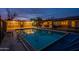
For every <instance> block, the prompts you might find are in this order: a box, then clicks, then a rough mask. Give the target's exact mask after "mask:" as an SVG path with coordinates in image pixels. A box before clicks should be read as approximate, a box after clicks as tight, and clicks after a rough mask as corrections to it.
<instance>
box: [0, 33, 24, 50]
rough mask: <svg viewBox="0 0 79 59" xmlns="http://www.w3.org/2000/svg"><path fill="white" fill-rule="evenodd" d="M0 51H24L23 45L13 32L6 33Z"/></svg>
mask: <svg viewBox="0 0 79 59" xmlns="http://www.w3.org/2000/svg"><path fill="white" fill-rule="evenodd" d="M0 51H25V49H24V47H23V45H22V44H21V43H20V42H19V41H18V40H17V34H16V33H15V32H13V33H12V32H10V33H6V34H5V37H4V39H3V41H2V43H1V45H0Z"/></svg>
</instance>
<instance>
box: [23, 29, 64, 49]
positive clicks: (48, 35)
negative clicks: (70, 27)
mask: <svg viewBox="0 0 79 59" xmlns="http://www.w3.org/2000/svg"><path fill="white" fill-rule="evenodd" d="M32 31H34V32H32V33H30V34H28V33H27V32H25V34H23V39H24V40H25V41H27V42H28V43H29V44H30V45H31V46H32V47H33V48H34V49H35V50H42V49H44V48H46V47H47V46H49V45H50V44H52V43H54V42H55V41H57V40H59V39H60V38H62V37H63V36H64V35H65V33H62V32H54V31H48V30H37V29H32Z"/></svg>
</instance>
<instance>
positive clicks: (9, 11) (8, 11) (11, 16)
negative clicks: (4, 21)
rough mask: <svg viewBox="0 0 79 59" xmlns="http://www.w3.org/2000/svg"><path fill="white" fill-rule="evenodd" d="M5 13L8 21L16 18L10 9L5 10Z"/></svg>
mask: <svg viewBox="0 0 79 59" xmlns="http://www.w3.org/2000/svg"><path fill="white" fill-rule="evenodd" d="M6 11H7V16H8V20H12V19H13V18H15V17H16V16H17V13H16V12H12V11H11V10H10V9H8V8H7V9H6Z"/></svg>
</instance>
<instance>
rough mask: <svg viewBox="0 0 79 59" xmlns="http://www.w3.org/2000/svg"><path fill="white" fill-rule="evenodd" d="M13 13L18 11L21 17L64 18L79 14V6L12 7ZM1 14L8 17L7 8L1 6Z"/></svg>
mask: <svg viewBox="0 0 79 59" xmlns="http://www.w3.org/2000/svg"><path fill="white" fill-rule="evenodd" d="M9 10H10V12H11V13H14V12H16V13H17V14H18V16H17V17H16V18H19V19H30V18H35V17H42V18H50V17H54V18H63V17H68V16H79V8H10V9H9ZM0 15H1V16H2V18H3V19H5V18H7V11H6V8H0Z"/></svg>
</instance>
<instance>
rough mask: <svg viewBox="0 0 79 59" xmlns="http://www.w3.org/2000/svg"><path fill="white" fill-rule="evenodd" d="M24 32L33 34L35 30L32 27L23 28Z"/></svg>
mask: <svg viewBox="0 0 79 59" xmlns="http://www.w3.org/2000/svg"><path fill="white" fill-rule="evenodd" d="M23 31H24V32H25V33H26V34H34V33H35V32H36V31H35V30H33V29H27V30H23Z"/></svg>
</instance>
